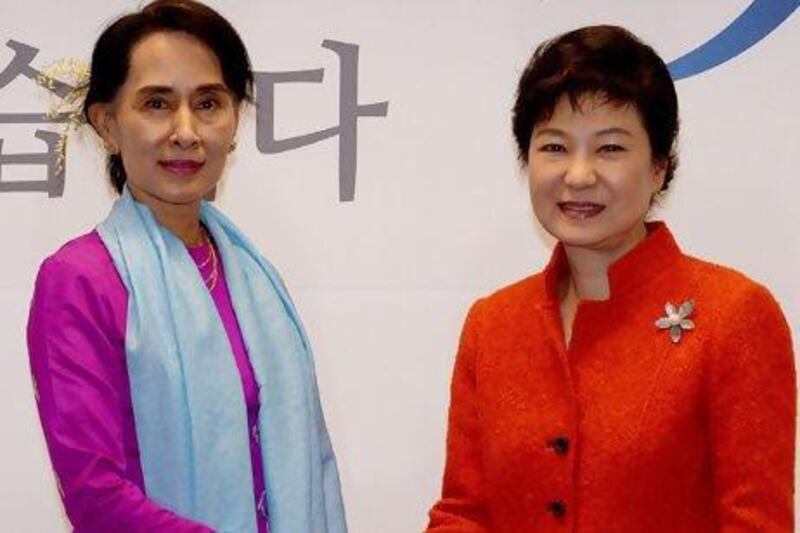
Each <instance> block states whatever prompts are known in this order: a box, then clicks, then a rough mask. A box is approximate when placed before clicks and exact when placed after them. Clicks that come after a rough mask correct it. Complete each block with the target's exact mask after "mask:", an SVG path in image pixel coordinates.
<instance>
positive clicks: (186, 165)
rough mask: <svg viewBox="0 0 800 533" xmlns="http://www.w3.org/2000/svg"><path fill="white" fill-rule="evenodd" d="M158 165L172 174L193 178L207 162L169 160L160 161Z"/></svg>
mask: <svg viewBox="0 0 800 533" xmlns="http://www.w3.org/2000/svg"><path fill="white" fill-rule="evenodd" d="M158 164H159V165H160V166H161V167H162V168H164V169H165V170H167V171H168V172H171V173H172V174H177V175H179V176H191V175H194V174H196V173H197V172H198V171H199V170H200V169H201V168H203V165H204V164H205V162H203V161H195V160H193V159H167V160H161V161H159V162H158Z"/></svg>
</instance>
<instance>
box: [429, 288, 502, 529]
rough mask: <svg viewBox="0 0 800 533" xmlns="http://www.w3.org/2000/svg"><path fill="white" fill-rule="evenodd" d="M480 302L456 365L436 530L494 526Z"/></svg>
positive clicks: (435, 510)
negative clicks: (480, 402)
mask: <svg viewBox="0 0 800 533" xmlns="http://www.w3.org/2000/svg"><path fill="white" fill-rule="evenodd" d="M477 305H478V304H475V305H473V307H472V309H470V312H469V314H468V316H467V319H466V322H465V324H464V329H463V331H462V333H461V340H460V342H459V347H458V353H457V355H456V362H455V367H454V369H453V379H452V382H451V385H450V413H449V416H448V418H449V420H448V428H447V459H446V464H445V471H444V479H443V481H442V497H441V499H440V500H439V501H438V502H436V504H435V505H434V506H433V508H432V509H431V511H430V513H429V514H430V522H429V523H428V529H427V531H428V532H430V533H446V532H452V533H456V532H458V533H467V532H474V533H479V532H486V531H488V528H489V525H488V516H487V513H486V507H485V502H484V493H483V491H484V487H483V472H482V467H481V450H480V422H479V417H478V406H477V394H476V386H475V384H476V379H475V366H476V364H475V363H476V354H477V346H476V344H477V341H476V331H475V330H476V318H475V315H476V307H477Z"/></svg>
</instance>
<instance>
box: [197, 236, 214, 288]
mask: <svg viewBox="0 0 800 533" xmlns="http://www.w3.org/2000/svg"><path fill="white" fill-rule="evenodd" d="M200 228H201V231H202V232H203V243H202V244H201V245H200V246H205V245H208V257H206V258H205V260H203V262H202V263H198V264H197V269H198V271H200V270H201V269H203V268H205V266H206V265H207V264H208V263H209V261H210V262H211V273H210V274H209V275H208V277H205V276H203V273H202V271H200V276H201V277H202V278H203V283H204V284H205V286H206V287H207V288H208V292H211V291H213V290H214V287H216V286H217V281H218V280H219V258H218V257H217V251H216V249H215V248H214V243H213V242H212V241H211V236H210V235H209V234H208V230H207V229H206V228H205V227H204V226H200Z"/></svg>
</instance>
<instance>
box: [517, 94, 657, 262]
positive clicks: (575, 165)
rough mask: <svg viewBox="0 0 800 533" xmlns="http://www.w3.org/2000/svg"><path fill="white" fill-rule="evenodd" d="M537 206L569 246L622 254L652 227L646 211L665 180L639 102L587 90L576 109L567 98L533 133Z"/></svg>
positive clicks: (548, 227) (533, 196)
mask: <svg viewBox="0 0 800 533" xmlns="http://www.w3.org/2000/svg"><path fill="white" fill-rule="evenodd" d="M528 172H529V178H530V193H531V201H532V203H533V211H534V213H535V214H536V217H537V218H538V219H539V222H540V223H541V224H542V226H543V227H544V228H545V229H546V230H547V231H548V232H549V233H550V234H551V235H553V236H554V237H555V238H557V239H558V240H560V241H561V242H563V243H564V244H565V245H567V246H573V247H581V248H589V249H594V250H600V251H605V252H611V253H612V254H615V252H616V254H615V255H619V254H622V253H624V252H625V251H627V250H628V249H629V248H631V247H633V245H635V244H636V242H638V240H640V239H641V238H643V237H644V235H645V234H646V231H645V226H644V218H645V215H646V214H647V211H648V209H649V207H650V201H651V198H652V196H653V194H655V193H656V192H658V191H659V190H660V189H661V185H662V183H663V182H664V174H665V170H664V166H663V165H660V164H658V163H656V162H654V161H653V158H652V152H651V149H650V141H649V138H648V136H647V131H646V130H645V129H644V125H643V124H642V120H641V117H640V115H639V112H638V111H637V110H636V108H635V107H634V106H633V105H622V106H620V105H618V104H614V103H606V102H605V100H604V98H603V97H602V96H599V95H588V96H586V97H584V98H582V99H581V100H580V105H579V106H578V108H577V109H573V108H572V105H571V104H570V101H569V99H568V98H567V97H562V98H561V100H560V101H559V102H558V104H557V105H556V107H555V110H554V112H553V116H552V117H551V118H550V120H547V121H544V122H541V123H540V124H537V125H536V126H535V127H534V129H533V133H532V135H531V147H530V152H529V153H528Z"/></svg>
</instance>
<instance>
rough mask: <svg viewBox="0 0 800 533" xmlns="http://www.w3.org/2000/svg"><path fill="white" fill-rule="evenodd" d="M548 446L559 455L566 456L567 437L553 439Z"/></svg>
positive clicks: (567, 450)
mask: <svg viewBox="0 0 800 533" xmlns="http://www.w3.org/2000/svg"><path fill="white" fill-rule="evenodd" d="M548 445H549V446H550V447H551V448H552V449H553V451H555V452H556V453H557V454H559V455H566V454H567V452H569V439H568V438H567V437H558V438H555V439H553V440H551V441H550V442H549V443H548Z"/></svg>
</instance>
